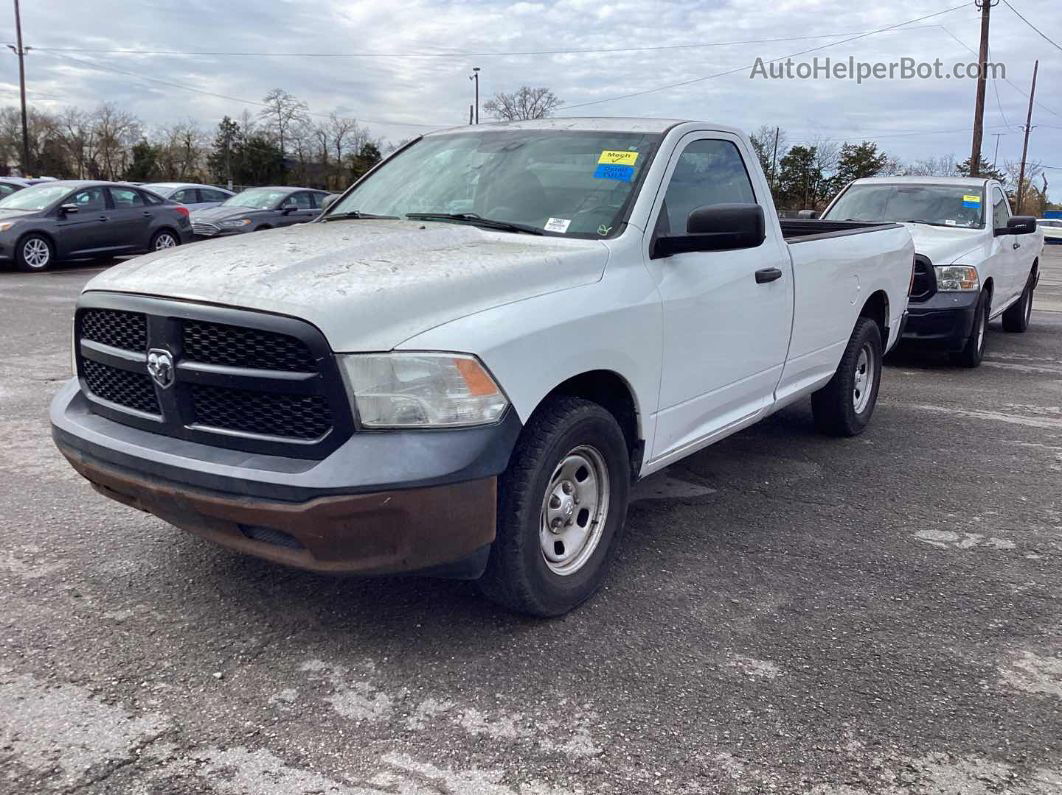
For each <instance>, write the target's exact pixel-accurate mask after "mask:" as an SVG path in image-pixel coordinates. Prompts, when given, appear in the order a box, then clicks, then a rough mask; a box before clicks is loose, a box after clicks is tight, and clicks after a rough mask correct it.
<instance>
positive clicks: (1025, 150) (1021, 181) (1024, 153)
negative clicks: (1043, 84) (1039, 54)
mask: <svg viewBox="0 0 1062 795" xmlns="http://www.w3.org/2000/svg"><path fill="white" fill-rule="evenodd" d="M1039 73H1040V61H1037V62H1036V65H1035V66H1034V67H1033V82H1032V91H1031V92H1029V117H1028V118H1027V119H1026V120H1025V145H1024V146H1023V147H1022V150H1021V171H1020V172H1019V176H1018V215H1021V211H1022V209H1023V208H1024V207H1025V165H1026V163H1028V161H1029V134H1030V133H1031V132H1032V117H1033V104H1034V103H1035V101H1036V77H1037V75H1038V74H1039Z"/></svg>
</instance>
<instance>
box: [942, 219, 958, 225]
mask: <svg viewBox="0 0 1062 795" xmlns="http://www.w3.org/2000/svg"><path fill="white" fill-rule="evenodd" d="M944 223H946V224H947V225H948V226H958V225H959V222H958V221H952V220H950V219H948V220H945V221H944Z"/></svg>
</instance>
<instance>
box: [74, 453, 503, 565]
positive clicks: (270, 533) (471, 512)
mask: <svg viewBox="0 0 1062 795" xmlns="http://www.w3.org/2000/svg"><path fill="white" fill-rule="evenodd" d="M59 449H60V450H61V451H62V453H63V455H65V456H66V458H67V460H69V461H70V463H71V465H73V467H74V469H76V470H77V471H78V472H79V473H80V474H81V475H83V476H84V477H85V478H86V479H88V480H89V481H90V482H91V483H92V485H93V486H94V487H95V488H96V489H97V490H98V491H100V492H101V493H102V494H105V495H106V496H108V497H111V498H112V499H115V500H118V501H119V502H122V503H125V504H126V505H131V506H132V507H134V508H139V509H140V510H142V511H146V512H148V513H152V514H154V515H156V516H158V517H159V518H161V519H163V520H165V521H167V522H169V523H170V524H173V525H176V526H177V527H179V528H181V529H182V530H187V531H189V532H191V533H195V534H196V535H198V536H202V537H203V538H206V539H208V540H210V541H213V542H215V543H217V544H220V545H221V546H224V547H228V548H229V549H232V550H235V551H237V552H242V553H245V554H248V555H253V556H255V557H259V558H263V559H265V560H269V561H272V562H275V563H282V564H285V565H288V566H294V567H296V568H300V569H306V570H309V571H315V572H322V573H332V574H389V573H398V572H418V573H425V574H439V575H443V576H453V577H465V578H474V577H476V576H478V575H479V574H480V573H481V572H482V568H483V566H484V565H485V564H486V556H487V552H488V550H489V545H490V543H491V542H492V541H493V540H494V532H495V514H496V504H497V503H496V491H497V478H494V477H490V478H482V479H478V480H471V481H466V482H463V483H456V484H449V485H443V486H431V487H426V488H415V489H401V490H393V491H381V492H376V493H372V494H356V495H339V496H326V497H319V498H316V499H312V500H309V501H307V502H298V503H292V502H282V501H271V500H266V499H261V498H257V497H246V496H238V495H230V494H223V493H218V492H211V491H207V490H201V489H197V488H193V487H189V486H186V485H183V484H177V483H173V482H170V481H167V480H163V479H160V478H156V477H153V476H147V475H143V474H141V473H137V472H133V471H131V470H126V469H122V468H118V467H114V466H112V465H110V464H106V463H103V462H100V461H98V460H96V459H94V458H93V457H91V456H87V455H85V454H84V453H82V452H80V451H78V450H76V449H74V448H72V447H70V446H69V445H65V444H59Z"/></svg>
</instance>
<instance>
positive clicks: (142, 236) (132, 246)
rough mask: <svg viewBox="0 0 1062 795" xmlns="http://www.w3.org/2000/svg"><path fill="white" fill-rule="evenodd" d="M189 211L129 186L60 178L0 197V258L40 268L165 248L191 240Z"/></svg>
mask: <svg viewBox="0 0 1062 795" xmlns="http://www.w3.org/2000/svg"><path fill="white" fill-rule="evenodd" d="M188 216H189V211H188V208H187V207H183V206H181V205H179V204H177V203H175V202H172V201H169V200H167V199H163V198H161V197H159V196H156V195H155V194H153V193H150V192H148V191H144V190H140V189H139V188H135V187H132V186H130V185H118V184H115V183H112V182H90V181H78V180H69V181H68V180H62V181H55V182H47V183H43V184H40V185H34V186H32V187H29V188H25V189H24V190H20V191H18V192H17V193H13V194H11V195H10V196H8V197H7V198H5V199H2V200H0V260H14V262H15V265H17V266H18V268H19V269H21V270H24V271H43V270H47V269H48V268H49V267H51V266H52V265H53V264H54V263H55V262H57V261H58V260H62V259H68V258H71V257H91V256H96V255H99V254H125V253H130V254H132V253H139V252H142V251H154V250H157V249H164V248H171V247H173V246H176V245H179V244H181V243H186V242H188V241H189V240H190V239H191V233H192V230H191V222H190V221H189V218H188Z"/></svg>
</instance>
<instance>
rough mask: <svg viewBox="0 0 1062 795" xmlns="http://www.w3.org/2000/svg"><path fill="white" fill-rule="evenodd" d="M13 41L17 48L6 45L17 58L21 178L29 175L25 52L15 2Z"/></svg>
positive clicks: (18, 12) (16, 1)
mask: <svg viewBox="0 0 1062 795" xmlns="http://www.w3.org/2000/svg"><path fill="white" fill-rule="evenodd" d="M15 40H16V42H17V43H18V46H17V47H12V46H11V45H10V44H9V45H7V46H8V47H9V48H10V49H11V50H12V51H13V52H14V53H15V55H17V56H18V87H19V94H20V96H21V99H22V176H24V177H25V176H28V175H29V123H28V122H27V121H26V61H25V58H26V51H27V50H28V49H29V48H28V47H23V46H22V13H21V11H20V10H19V7H18V0H15Z"/></svg>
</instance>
